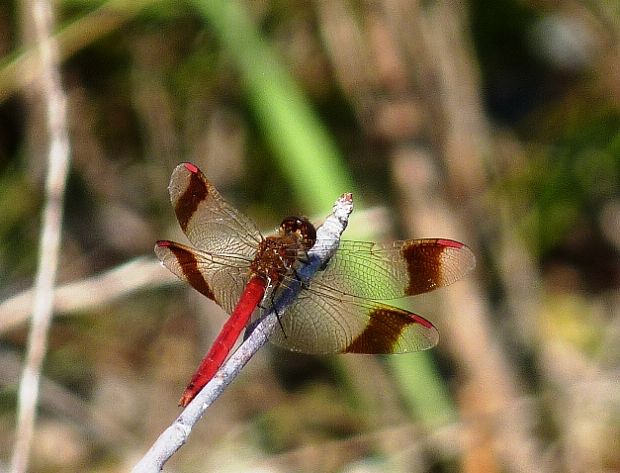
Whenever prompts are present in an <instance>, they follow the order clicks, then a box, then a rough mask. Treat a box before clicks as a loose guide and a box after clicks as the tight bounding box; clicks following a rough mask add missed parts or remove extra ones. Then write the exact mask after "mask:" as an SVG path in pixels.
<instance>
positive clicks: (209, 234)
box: [155, 162, 475, 407]
mask: <svg viewBox="0 0 620 473" xmlns="http://www.w3.org/2000/svg"><path fill="white" fill-rule="evenodd" d="M168 190H169V192H170V200H171V203H172V206H173V207H174V211H175V213H176V217H177V220H178V222H179V225H180V226H181V229H182V230H183V232H184V233H185V235H186V236H187V238H188V239H189V241H190V242H191V244H192V245H193V246H189V245H185V244H182V243H177V242H173V241H170V240H159V241H157V243H156V245H155V254H156V255H157V257H158V258H159V260H160V261H161V263H162V264H163V265H164V266H165V267H166V268H168V269H169V270H170V271H171V272H172V273H174V274H175V275H176V276H177V277H179V278H180V279H181V280H183V281H186V282H187V283H189V284H190V285H191V286H192V287H193V288H194V289H196V290H197V291H198V292H200V293H201V294H203V295H204V296H206V297H207V298H209V299H211V300H212V301H214V302H215V303H217V304H218V305H219V306H220V307H221V308H222V309H224V310H225V311H226V312H227V313H229V314H230V317H229V318H228V320H227V321H226V323H225V324H224V325H223V327H222V329H221V331H220V333H219V335H218V336H217V337H216V339H215V341H214V342H213V345H212V346H211V349H210V350H209V352H208V353H207V354H206V355H205V357H204V358H203V359H202V361H201V363H200V365H199V367H198V369H197V370H196V372H195V373H194V375H193V376H192V378H191V381H190V383H189V384H188V385H187V387H186V389H185V391H184V393H183V395H182V397H181V399H180V401H179V405H180V406H182V407H185V406H187V405H188V404H189V402H190V401H191V400H192V399H193V398H194V397H195V396H196V395H197V394H198V392H200V390H201V389H202V388H203V387H204V386H205V385H206V384H207V383H208V382H209V381H210V380H211V378H213V376H214V375H215V373H216V372H217V370H218V369H219V368H220V366H221V365H222V364H223V363H224V361H225V360H226V358H227V356H228V354H229V353H230V351H231V350H232V348H233V347H234V345H235V343H236V341H237V339H238V338H239V337H240V335H241V332H242V331H243V330H244V329H245V328H246V327H248V326H251V321H252V315H253V314H254V313H255V312H258V313H260V310H261V309H263V310H265V309H266V308H269V307H274V301H276V300H277V298H278V297H280V296H281V295H282V294H283V293H284V292H285V291H286V290H287V288H290V287H296V286H297V287H298V286H299V277H298V275H297V270H299V268H300V267H302V265H304V264H305V263H306V262H307V254H308V251H309V250H310V249H311V248H312V247H313V246H314V244H315V243H316V230H315V227H314V226H313V224H312V223H311V222H310V221H309V220H308V219H307V218H306V217H287V218H285V219H284V220H283V221H282V223H281V225H280V227H279V229H278V230H277V232H276V233H275V234H274V235H271V236H266V237H265V236H263V235H262V234H261V233H260V231H259V230H258V228H257V227H256V225H255V224H254V222H252V220H251V219H250V218H249V217H247V216H245V215H244V214H243V213H241V212H240V211H239V210H237V209H236V208H234V207H233V206H231V205H230V204H228V203H227V202H226V201H225V200H224V199H223V198H222V196H221V195H220V193H219V192H218V191H217V189H216V188H215V187H214V186H213V184H211V183H210V182H209V180H208V179H207V178H206V176H205V175H204V174H203V173H202V171H201V170H200V169H199V168H198V167H197V166H196V165H195V164H192V163H189V162H185V163H181V164H179V165H178V166H177V167H176V168H175V169H174V171H173V173H172V176H171V178H170V185H169V187H168ZM474 266H475V257H474V254H473V253H472V251H471V250H470V249H469V248H468V247H467V246H466V245H464V244H463V243H460V242H458V241H454V240H450V239H444V238H435V239H418V240H400V241H395V242H392V243H373V242H366V241H352V240H341V241H340V244H339V247H338V250H337V251H336V252H335V253H334V254H333V255H332V256H331V257H330V259H329V260H328V261H327V262H326V264H324V265H323V266H322V267H321V268H320V269H319V271H317V272H316V273H315V275H314V277H313V278H312V279H311V280H309V281H304V283H303V285H302V287H301V290H300V291H299V294H298V296H297V298H296V299H295V301H294V302H293V303H292V304H291V305H290V307H288V309H287V310H286V312H285V313H283V314H278V316H279V325H280V327H279V329H278V330H276V332H275V333H274V334H273V335H272V336H271V337H270V341H271V342H272V343H275V344H276V345H279V346H281V347H283V348H286V349H289V350H293V351H297V352H302V353H308V354H330V353H366V354H388V353H409V352H416V351H421V350H426V349H429V348H432V347H434V346H435V345H436V344H437V342H438V340H439V332H438V331H437V329H436V328H435V326H434V325H433V324H432V323H431V322H430V321H428V320H427V319H425V318H424V317H422V316H420V315H417V314H415V313H412V312H409V311H407V310H404V309H400V308H398V307H394V306H391V305H388V304H386V303H385V302H384V301H389V300H391V299H397V298H402V297H407V296H415V295H418V294H423V293H426V292H429V291H432V290H434V289H437V288H440V287H444V286H448V285H450V284H452V283H454V282H455V281H457V280H459V279H461V278H462V277H463V276H464V275H465V274H466V273H468V272H469V271H470V270H472V269H473V268H474Z"/></svg>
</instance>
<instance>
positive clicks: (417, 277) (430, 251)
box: [401, 240, 463, 296]
mask: <svg viewBox="0 0 620 473" xmlns="http://www.w3.org/2000/svg"><path fill="white" fill-rule="evenodd" d="M462 247H463V244H462V243H459V242H456V241H452V240H429V241H428V242H427V243H419V242H412V243H411V244H408V245H404V246H403V248H402V251H401V254H402V255H403V258H405V260H406V261H407V272H408V273H409V284H408V285H407V287H406V288H405V294H406V295H408V296H414V295H416V294H422V293H424V292H428V291H430V290H432V289H435V288H437V287H439V286H440V285H442V284H441V283H442V278H443V275H442V253H443V252H444V251H446V250H447V249H449V248H462Z"/></svg>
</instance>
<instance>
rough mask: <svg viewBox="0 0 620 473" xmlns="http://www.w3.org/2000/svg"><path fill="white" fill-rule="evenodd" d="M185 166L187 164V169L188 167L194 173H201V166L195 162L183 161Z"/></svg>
mask: <svg viewBox="0 0 620 473" xmlns="http://www.w3.org/2000/svg"><path fill="white" fill-rule="evenodd" d="M183 166H185V169H187V170H188V171H189V172H191V173H192V174H199V173H200V168H199V167H198V166H196V165H195V164H194V163H190V162H185V163H183Z"/></svg>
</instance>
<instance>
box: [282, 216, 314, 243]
mask: <svg viewBox="0 0 620 473" xmlns="http://www.w3.org/2000/svg"><path fill="white" fill-rule="evenodd" d="M280 229H281V230H282V232H284V233H285V234H293V233H297V234H298V235H299V236H301V237H302V238H303V239H304V241H305V242H306V245H307V246H308V247H311V246H312V245H314V242H315V241H316V230H315V229H314V225H312V224H311V223H310V220H308V219H307V218H306V217H286V218H285V219H284V220H282V223H281V224H280Z"/></svg>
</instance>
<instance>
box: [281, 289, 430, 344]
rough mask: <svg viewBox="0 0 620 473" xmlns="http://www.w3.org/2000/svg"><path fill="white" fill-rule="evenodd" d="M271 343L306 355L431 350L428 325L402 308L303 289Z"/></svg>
mask: <svg viewBox="0 0 620 473" xmlns="http://www.w3.org/2000/svg"><path fill="white" fill-rule="evenodd" d="M281 323H282V329H281V330H280V329H279V330H276V332H275V333H274V334H273V335H272V337H271V339H270V340H271V341H272V342H273V343H275V344H277V345H279V346H281V347H283V348H287V349H289V350H293V351H299V352H303V353H311V354H325V353H407V352H414V351H420V350H426V349H428V348H431V347H433V346H435V345H436V344H437V342H438V340H439V333H438V332H437V329H436V328H435V327H434V326H433V324H432V323H431V322H429V321H428V320H426V319H424V318H423V317H420V316H419V315H416V314H413V313H411V312H408V311H406V310H402V309H398V308H396V307H392V306H388V305H385V304H381V303H378V302H373V301H366V300H361V299H358V298H355V297H351V296H343V295H339V294H337V293H333V294H331V295H327V294H325V293H322V294H321V293H316V292H311V291H302V293H301V294H300V296H299V298H298V300H297V301H296V302H295V304H293V305H292V306H291V307H290V309H289V310H288V311H287V312H286V313H284V314H283V315H282V318H281Z"/></svg>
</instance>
